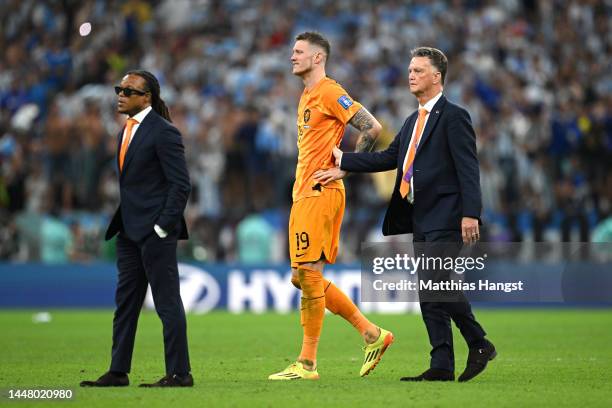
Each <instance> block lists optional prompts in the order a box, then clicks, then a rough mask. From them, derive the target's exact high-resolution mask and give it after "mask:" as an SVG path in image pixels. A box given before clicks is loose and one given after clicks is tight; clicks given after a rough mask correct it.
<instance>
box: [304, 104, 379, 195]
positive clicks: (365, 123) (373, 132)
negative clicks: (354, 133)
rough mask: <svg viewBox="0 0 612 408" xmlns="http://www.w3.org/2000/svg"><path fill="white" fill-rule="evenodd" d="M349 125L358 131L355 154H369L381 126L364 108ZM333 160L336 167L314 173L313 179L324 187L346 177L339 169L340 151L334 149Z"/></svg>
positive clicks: (344, 172)
mask: <svg viewBox="0 0 612 408" xmlns="http://www.w3.org/2000/svg"><path fill="white" fill-rule="evenodd" d="M349 123H350V124H351V125H352V126H353V127H354V128H355V129H357V130H359V138H358V139H357V144H356V146H355V151H356V152H369V151H370V150H372V148H373V147H374V143H375V142H376V138H378V135H379V134H380V131H381V130H382V126H381V125H380V123H378V121H377V120H376V118H375V117H374V116H372V114H371V113H370V112H368V110H367V109H366V108H363V107H362V108H361V109H359V110H358V111H357V113H356V114H354V115H353V117H352V118H351V120H350V121H349ZM333 155H334V160H335V162H336V166H337V167H332V168H330V169H326V170H317V171H316V172H315V173H314V179H315V180H316V181H317V182H319V183H321V184H323V185H325V184H327V183H329V182H330V181H333V180H339V179H341V178H344V176H346V171H344V170H341V169H340V161H341V160H342V151H341V150H340V149H338V148H337V147H334V151H333Z"/></svg>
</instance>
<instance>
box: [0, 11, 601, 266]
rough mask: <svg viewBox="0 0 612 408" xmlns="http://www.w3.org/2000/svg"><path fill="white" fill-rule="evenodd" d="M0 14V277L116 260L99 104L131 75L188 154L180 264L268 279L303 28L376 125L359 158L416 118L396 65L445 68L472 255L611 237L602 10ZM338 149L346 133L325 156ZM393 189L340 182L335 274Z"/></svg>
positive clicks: (348, 145)
mask: <svg viewBox="0 0 612 408" xmlns="http://www.w3.org/2000/svg"><path fill="white" fill-rule="evenodd" d="M0 3H1V4H2V7H1V8H0V48H1V49H2V50H3V52H2V53H1V54H0V260H14V261H23V260H41V261H43V262H65V261H88V260H96V259H109V260H113V259H114V256H113V244H112V243H104V242H103V239H102V236H103V233H104V228H105V227H106V225H107V222H108V217H109V216H110V212H111V211H112V210H113V209H114V208H115V205H116V204H117V202H118V186H117V182H116V179H115V173H114V162H113V156H114V154H115V150H116V146H117V145H116V143H117V142H116V140H117V139H116V136H117V133H118V132H119V131H120V130H121V127H122V126H123V123H124V120H125V118H124V117H122V116H121V115H118V114H116V113H115V95H114V93H113V88H112V86H113V85H115V84H117V83H119V81H120V79H121V77H122V75H123V74H124V73H125V72H126V71H127V70H129V69H134V68H142V69H146V70H149V71H151V72H153V73H154V74H155V75H156V76H157V77H158V78H159V79H160V82H161V84H162V98H164V99H165V101H166V103H167V104H168V105H169V107H170V112H171V115H172V119H173V122H174V123H175V125H176V126H177V127H178V128H179V129H180V130H181V132H182V134H183V138H184V143H185V146H186V154H187V159H188V165H189V170H190V174H191V179H192V184H193V192H192V196H191V199H190V202H189V205H188V208H187V211H186V216H187V219H188V223H189V226H190V233H191V239H190V241H188V242H187V243H184V244H182V246H181V247H180V250H179V251H180V255H181V256H182V257H183V258H184V259H195V260H199V261H210V262H249V263H258V262H270V261H272V262H282V261H286V259H287V250H286V242H285V241H286V224H287V218H288V211H289V206H290V200H291V186H292V182H293V177H294V171H295V167H294V166H295V162H296V157H297V150H296V137H297V136H296V108H297V102H298V100H299V96H300V93H301V90H302V87H303V86H302V84H301V82H300V80H299V79H298V78H296V77H294V76H293V75H292V74H291V67H290V62H289V58H290V54H291V46H292V44H293V38H294V36H295V35H296V34H297V33H299V32H301V31H305V30H312V29H316V30H319V31H321V32H322V33H324V34H325V35H327V36H328V37H329V38H330V39H331V41H332V52H331V59H330V61H329V63H328V72H329V73H330V76H331V77H333V78H334V79H336V80H337V81H338V82H340V83H341V84H342V85H343V86H344V87H345V88H346V89H347V90H348V91H349V92H350V94H351V96H353V97H354V98H355V99H357V100H359V101H360V102H362V103H363V104H364V106H367V107H369V108H370V110H371V111H372V113H373V114H374V115H375V116H376V117H377V118H379V119H380V121H381V122H382V123H383V124H384V127H385V130H384V134H383V136H382V137H381V138H380V139H381V140H380V141H379V143H378V144H379V146H378V147H377V149H381V148H384V147H385V146H386V145H387V144H388V143H389V142H390V141H391V140H392V138H393V137H394V135H395V133H396V132H397V131H398V130H399V128H400V127H401V125H402V123H403V121H404V119H405V118H406V116H407V115H408V114H409V113H410V112H412V111H413V110H414V109H415V108H416V101H415V99H414V97H413V96H412V95H411V94H410V93H409V91H408V86H407V66H408V63H409V58H410V57H409V55H410V50H411V49H412V48H414V47H416V46H419V45H430V46H434V47H437V48H440V49H442V50H443V51H444V52H445V53H446V54H447V56H448V58H449V63H450V64H449V73H448V76H447V80H446V86H445V93H446V95H447V96H448V97H449V98H450V99H451V100H454V101H456V102H458V103H460V104H461V105H464V106H466V107H467V108H468V110H469V112H470V114H471V116H472V121H473V123H474V127H475V129H476V132H477V143H478V151H479V158H480V164H481V186H482V194H483V206H484V213H483V221H484V223H485V227H486V228H485V230H484V232H485V234H486V235H485V236H484V237H483V239H485V240H489V241H523V240H533V241H570V240H574V241H589V240H590V239H591V236H592V235H593V233H594V230H595V228H596V227H597V226H598V225H608V227H607V228H608V229H610V230H611V231H612V227H611V226H610V225H611V224H610V223H608V224H604V220H605V219H606V218H608V217H610V216H611V215H612V171H611V169H612V164H611V163H612V109H611V108H612V70H610V67H611V66H612V50H611V46H612V30H610V24H611V21H612V7H611V6H610V4H609V2H607V1H604V0H587V1H577V0H571V1H560V0H550V1H536V0H509V1H508V0H455V1H451V2H448V1H441V0H427V1H424V0H415V1H410V2H404V1H399V0H380V1H371V2H370V1H352V0H337V1H333V2H331V1H323V0H305V1H295V2H285V1H281V0H262V1H248V0H226V1H214V0H191V1H189V0H160V1H144V0H127V1H102V0H86V1H76V0H63V1H59V0H57V1H51V0H47V1H42V0H3V1H0ZM83 22H90V23H91V26H92V31H91V33H90V34H89V35H85V36H83V35H81V34H80V33H79V26H80V25H81V24H82V23H83ZM83 33H86V32H83ZM355 137H356V133H353V132H351V131H350V130H349V131H347V135H346V137H345V140H344V142H343V146H342V148H343V149H344V150H352V149H353V148H354V142H355ZM393 178H394V175H393V174H386V173H385V174H377V175H352V176H349V177H348V178H347V179H346V186H347V213H346V216H345V220H344V224H343V235H342V244H341V249H340V255H339V259H340V261H345V262H351V261H354V260H355V259H356V257H357V256H358V253H359V248H360V243H361V242H362V241H366V240H378V239H380V238H381V237H380V232H379V230H380V221H381V218H382V215H383V213H384V210H385V208H386V203H387V198H388V196H389V194H390V192H391V189H392V187H393ZM609 234H612V232H609ZM600 235H601V234H600Z"/></svg>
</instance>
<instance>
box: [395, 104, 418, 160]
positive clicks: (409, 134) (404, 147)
mask: <svg viewBox="0 0 612 408" xmlns="http://www.w3.org/2000/svg"><path fill="white" fill-rule="evenodd" d="M418 116H419V115H418V111H417V112H415V113H413V114H412V115H410V118H409V119H408V126H407V127H406V133H405V135H406V137H404V139H403V140H402V145H401V154H400V163H399V168H400V169H401V170H402V172H403V171H404V168H403V167H404V160H405V159H406V154H408V147H409V146H410V139H412V132H414V125H415V123H416V120H417V117H418Z"/></svg>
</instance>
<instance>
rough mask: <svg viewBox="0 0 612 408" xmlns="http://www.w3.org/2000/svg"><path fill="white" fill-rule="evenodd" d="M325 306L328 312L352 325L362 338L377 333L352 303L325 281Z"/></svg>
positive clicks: (374, 327) (335, 287)
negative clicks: (366, 333) (366, 334)
mask: <svg viewBox="0 0 612 408" xmlns="http://www.w3.org/2000/svg"><path fill="white" fill-rule="evenodd" d="M325 306H326V307H327V308H328V309H329V311H330V312H332V313H334V314H337V315H340V316H342V318H343V319H344V320H346V321H348V322H349V323H350V324H352V325H353V327H354V328H355V329H357V331H358V332H359V334H361V335H362V336H363V335H364V334H365V332H366V331H367V332H368V333H377V331H378V329H377V328H376V326H375V325H374V324H372V323H371V322H370V321H369V320H368V319H367V318H366V317H365V316H364V315H363V314H362V313H361V312H360V311H359V309H358V308H357V306H355V304H354V303H353V301H351V299H349V297H348V296H346V295H345V294H344V292H342V291H341V290H340V289H338V287H337V286H336V285H334V284H333V283H331V282H330V281H328V280H325Z"/></svg>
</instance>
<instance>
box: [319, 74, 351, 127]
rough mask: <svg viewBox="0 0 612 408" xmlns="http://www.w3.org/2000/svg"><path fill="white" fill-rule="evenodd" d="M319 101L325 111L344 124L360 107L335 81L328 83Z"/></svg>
mask: <svg viewBox="0 0 612 408" xmlns="http://www.w3.org/2000/svg"><path fill="white" fill-rule="evenodd" d="M321 101H322V102H323V106H324V108H325V110H326V112H325V113H327V114H328V115H330V116H333V117H335V118H337V119H338V120H340V121H341V122H342V123H344V124H346V123H347V122H348V121H349V120H351V118H352V117H353V115H355V114H356V113H357V111H359V109H361V104H360V103H359V102H357V101H356V100H354V99H353V98H351V97H350V96H349V94H348V93H347V92H346V91H345V90H344V88H342V87H341V86H340V85H338V84H337V83H335V84H330V85H328V86H327V89H325V91H324V92H323V95H322V98H321Z"/></svg>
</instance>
